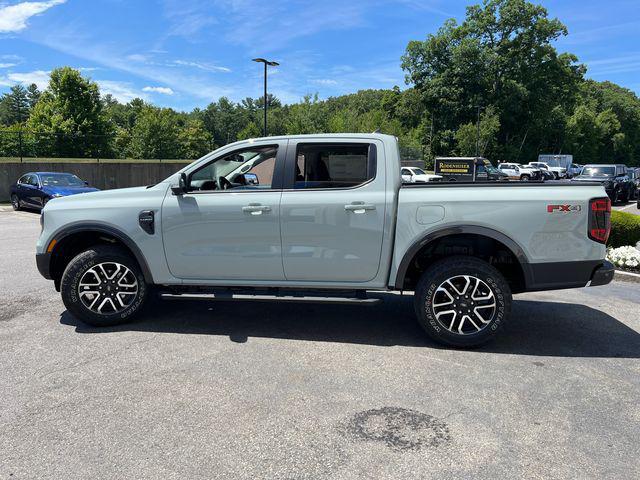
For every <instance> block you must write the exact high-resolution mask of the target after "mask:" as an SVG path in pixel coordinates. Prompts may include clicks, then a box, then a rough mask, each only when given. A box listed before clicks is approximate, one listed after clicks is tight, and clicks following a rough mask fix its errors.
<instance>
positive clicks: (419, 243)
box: [394, 225, 532, 290]
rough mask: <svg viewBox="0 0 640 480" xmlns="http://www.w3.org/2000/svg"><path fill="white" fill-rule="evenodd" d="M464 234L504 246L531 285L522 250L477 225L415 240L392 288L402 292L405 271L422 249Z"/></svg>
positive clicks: (456, 228) (496, 232) (447, 230)
mask: <svg viewBox="0 0 640 480" xmlns="http://www.w3.org/2000/svg"><path fill="white" fill-rule="evenodd" d="M465 233H468V234H475V235H482V236H484V237H489V238H492V239H494V240H496V241H498V242H500V243H502V244H504V245H505V246H506V247H507V248H508V249H509V250H511V253H513V255H514V256H515V257H516V259H517V260H518V262H520V266H521V267H522V272H523V274H524V280H525V283H526V285H529V284H531V282H532V274H531V269H530V268H529V259H528V258H527V255H526V254H525V253H524V250H523V248H522V247H521V246H520V245H519V244H518V243H517V242H516V241H514V240H513V239H512V238H510V237H508V236H507V235H505V234H504V233H502V232H499V231H497V230H494V229H492V228H488V227H481V226H479V225H451V226H447V227H444V228H442V229H440V230H436V231H434V232H429V233H427V234H426V235H424V236H422V237H420V238H419V239H418V240H416V241H415V242H414V243H413V244H412V245H411V246H410V247H409V248H408V249H407V251H406V252H405V254H404V256H403V257H402V261H401V262H400V265H399V266H398V272H397V274H396V280H395V285H394V287H395V288H396V289H397V290H402V289H403V288H404V279H405V276H406V274H407V270H409V266H410V265H411V262H412V261H413V259H414V258H415V256H416V254H417V253H418V252H419V251H420V250H421V249H422V247H424V246H425V245H427V244H429V243H431V242H433V241H434V240H437V239H439V238H442V237H447V236H449V235H459V234H465Z"/></svg>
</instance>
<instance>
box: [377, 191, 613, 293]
mask: <svg viewBox="0 0 640 480" xmlns="http://www.w3.org/2000/svg"><path fill="white" fill-rule="evenodd" d="M605 196H606V193H605V191H604V189H603V188H602V187H600V186H573V185H572V186H568V185H557V186H556V185H553V186H551V185H544V186H541V185H526V184H525V185H521V184H519V185H516V186H510V185H505V186H473V185H469V186H462V185H461V186H455V187H454V186H437V187H431V186H424V187H421V188H411V187H408V188H407V187H404V188H401V189H400V193H399V196H398V199H399V200H398V216H397V225H396V237H395V248H394V252H393V260H392V267H391V274H390V279H389V280H390V281H389V284H390V285H394V284H395V280H396V275H397V273H398V268H399V266H400V263H401V261H402V259H403V256H404V254H405V253H406V252H407V250H408V249H409V248H410V247H411V246H412V245H413V244H414V243H416V242H419V241H420V240H421V239H422V238H423V237H424V236H426V235H428V234H430V233H433V232H437V231H438V230H441V229H445V228H448V227H454V226H459V225H474V226H481V227H486V228H490V229H493V230H496V231H498V232H500V233H502V234H504V235H506V236H507V237H509V238H511V239H512V240H513V241H514V242H515V243H516V244H518V245H519V246H520V248H521V249H522V251H523V252H524V254H525V256H526V257H527V259H528V262H529V263H550V262H571V261H581V260H600V259H603V258H604V257H605V253H606V248H605V246H604V245H602V244H600V243H597V242H594V241H592V240H590V239H589V238H588V237H587V224H588V212H589V210H588V208H589V200H590V199H592V198H596V197H605ZM555 204H570V205H579V206H580V211H575V210H574V211H571V212H567V213H561V212H554V213H549V212H548V211H547V206H548V205H555Z"/></svg>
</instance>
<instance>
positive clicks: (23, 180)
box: [18, 175, 29, 184]
mask: <svg viewBox="0 0 640 480" xmlns="http://www.w3.org/2000/svg"><path fill="white" fill-rule="evenodd" d="M28 179H29V175H23V176H21V177H20V180H18V183H23V184H24V183H27V180H28Z"/></svg>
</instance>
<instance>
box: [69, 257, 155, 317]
mask: <svg viewBox="0 0 640 480" xmlns="http://www.w3.org/2000/svg"><path fill="white" fill-rule="evenodd" d="M147 291H148V286H147V284H146V283H145V280H144V276H143V275H142V272H141V271H140V267H139V266H138V263H137V262H136V260H135V259H133V258H132V257H131V256H130V255H129V254H128V253H127V252H125V251H124V250H122V249H120V248H117V247H111V246H104V245H98V246H95V247H92V248H90V249H89V250H87V251H85V252H82V253H81V254H79V255H78V256H76V257H75V258H74V259H73V260H71V262H69V264H68V265H67V268H66V269H65V271H64V273H63V275H62V281H61V283H60V292H61V293H62V300H63V302H64V305H65V307H67V310H68V311H69V312H70V313H71V314H72V315H73V316H75V317H76V318H78V319H79V320H82V321H83V322H85V323H88V324H89V325H93V326H96V327H107V326H112V325H118V324H121V323H125V322H127V321H129V320H131V319H132V318H133V317H134V316H135V315H136V314H137V313H138V312H139V311H140V310H141V309H142V307H143V305H144V302H145V300H146V298H147Z"/></svg>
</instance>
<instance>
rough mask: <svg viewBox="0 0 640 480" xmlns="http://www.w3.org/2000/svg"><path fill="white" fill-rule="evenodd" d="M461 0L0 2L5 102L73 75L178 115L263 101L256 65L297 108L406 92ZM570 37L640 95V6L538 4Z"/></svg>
mask: <svg viewBox="0 0 640 480" xmlns="http://www.w3.org/2000/svg"><path fill="white" fill-rule="evenodd" d="M473 3H478V2H471V1H456V0H450V1H446V0H323V1H322V2H319V1H304V0H288V1H285V0H43V1H23V0H0V92H2V91H6V90H8V88H9V86H10V85H12V84H14V83H16V82H22V83H31V82H35V83H37V84H38V85H40V86H41V87H44V86H45V85H46V82H47V78H48V72H49V71H50V70H51V69H52V68H55V67H58V66H62V65H69V66H72V67H75V68H79V69H81V70H82V71H83V73H84V74H85V75H87V76H89V77H91V78H92V79H93V80H95V81H97V82H98V83H99V84H100V87H101V90H102V92H103V93H111V94H113V95H114V96H115V97H116V98H118V99H119V100H121V101H123V102H126V101H128V100H130V99H132V98H134V97H142V98H144V99H146V100H148V101H150V102H153V103H155V104H157V105H163V106H170V107H174V108H177V109H181V110H189V109H191V108H193V107H196V106H199V107H204V106H206V105H207V104H208V103H209V102H210V101H212V100H215V99H217V98H218V97H220V96H222V95H225V96H228V97H230V98H231V99H233V100H236V101H237V100H240V99H242V98H244V97H247V96H251V97H258V96H260V95H261V92H262V71H261V68H260V66H259V65H258V64H256V63H253V62H251V59H252V58H254V57H256V56H263V57H267V58H269V59H272V60H277V61H278V62H280V63H281V66H280V67H278V68H277V69H272V70H270V76H269V81H270V88H269V91H270V92H271V93H274V94H275V95H276V96H278V97H279V98H281V99H282V100H283V101H284V102H287V103H290V102H295V101H297V100H299V99H300V98H301V97H302V96H303V95H305V94H307V93H316V92H317V93H318V94H319V95H320V97H321V98H326V97H329V96H333V95H340V94H344V93H350V92H355V91H357V90H358V89H363V88H390V87H393V86H394V85H400V86H403V85H404V74H403V72H402V70H401V69H400V56H401V55H402V54H403V52H404V49H405V47H406V44H407V42H408V41H409V40H414V39H424V38H425V37H426V35H427V34H428V33H432V32H435V31H436V30H437V28H438V27H439V26H440V25H441V24H442V22H443V21H444V20H445V19H447V18H450V17H454V18H457V19H459V20H460V19H462V18H463V17H464V12H465V6H467V5H470V4H473ZM540 3H542V4H543V5H544V6H546V7H547V9H548V10H549V13H550V15H551V16H557V17H559V18H560V20H562V21H563V22H564V23H565V24H566V25H567V26H568V28H569V32H570V33H569V36H568V37H566V38H564V39H562V40H561V41H559V42H558V45H557V46H558V48H559V50H561V51H570V52H573V53H575V54H577V55H578V57H579V59H580V61H582V62H583V63H586V64H587V66H588V67H589V70H588V76H589V77H592V78H594V79H596V80H611V81H614V82H616V83H619V84H620V85H623V86H625V87H627V88H630V89H632V90H634V91H635V92H640V78H639V75H640V33H639V32H640V4H639V0H609V1H606V2H604V1H602V0H550V1H542V2H540Z"/></svg>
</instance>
